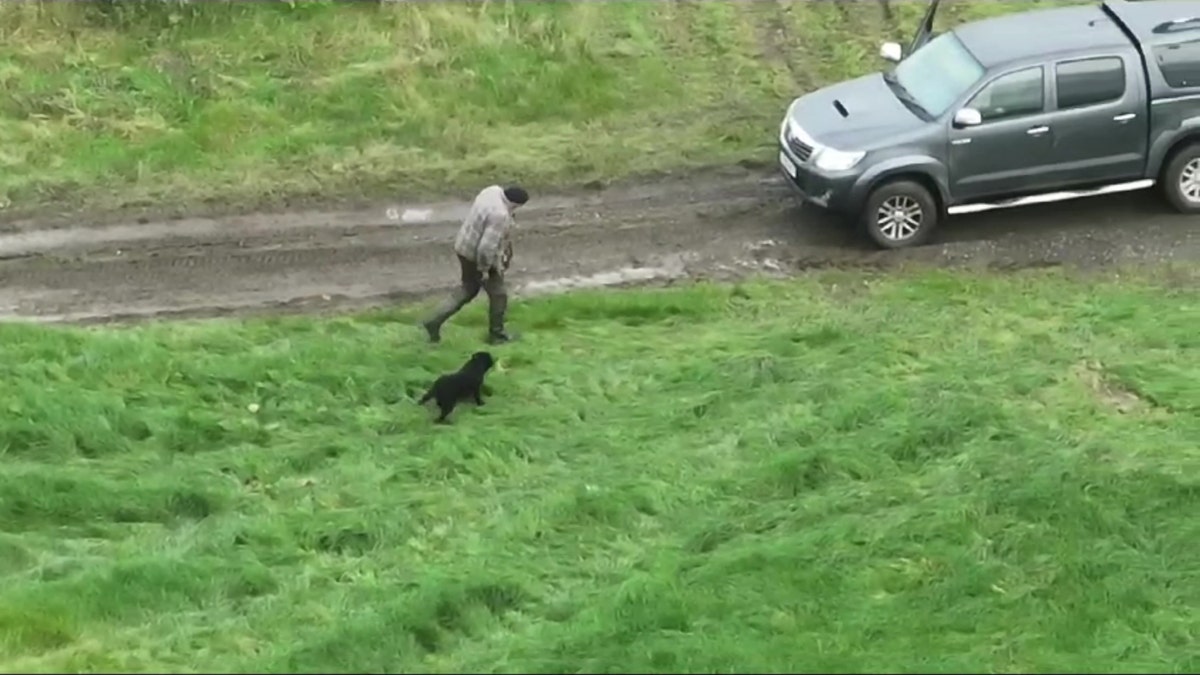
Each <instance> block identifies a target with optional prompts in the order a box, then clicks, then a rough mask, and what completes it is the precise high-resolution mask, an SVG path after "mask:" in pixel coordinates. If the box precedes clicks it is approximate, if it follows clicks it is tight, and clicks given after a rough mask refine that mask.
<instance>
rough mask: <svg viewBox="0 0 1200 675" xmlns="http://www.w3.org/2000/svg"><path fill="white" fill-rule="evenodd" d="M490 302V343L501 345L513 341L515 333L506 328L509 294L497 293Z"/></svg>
mask: <svg viewBox="0 0 1200 675" xmlns="http://www.w3.org/2000/svg"><path fill="white" fill-rule="evenodd" d="M490 300H491V302H490V303H488V343H489V344H493V345H501V344H504V343H506V342H512V341H513V340H515V339H516V336H515V335H512V334H510V333H509V332H508V331H506V330H504V315H505V313H506V312H507V311H508V295H496V296H493V297H492V298H490Z"/></svg>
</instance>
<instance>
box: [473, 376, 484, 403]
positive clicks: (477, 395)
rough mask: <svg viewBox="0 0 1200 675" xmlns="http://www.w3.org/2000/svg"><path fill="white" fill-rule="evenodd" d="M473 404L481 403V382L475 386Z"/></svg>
mask: <svg viewBox="0 0 1200 675" xmlns="http://www.w3.org/2000/svg"><path fill="white" fill-rule="evenodd" d="M475 405H483V383H482V382H481V383H480V384H479V386H477V387H475Z"/></svg>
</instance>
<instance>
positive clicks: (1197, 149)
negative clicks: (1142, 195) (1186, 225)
mask: <svg viewBox="0 0 1200 675" xmlns="http://www.w3.org/2000/svg"><path fill="white" fill-rule="evenodd" d="M1162 183H1163V191H1164V192H1165V193H1166V196H1167V201H1168V202H1170V203H1171V206H1173V207H1175V210H1176V211H1179V212H1180V213H1200V143H1198V144H1193V145H1189V146H1187V147H1185V148H1183V149H1182V150H1180V151H1179V152H1177V153H1175V156H1174V157H1172V158H1171V161H1170V162H1169V163H1168V164H1167V167H1166V168H1165V169H1163V173H1162Z"/></svg>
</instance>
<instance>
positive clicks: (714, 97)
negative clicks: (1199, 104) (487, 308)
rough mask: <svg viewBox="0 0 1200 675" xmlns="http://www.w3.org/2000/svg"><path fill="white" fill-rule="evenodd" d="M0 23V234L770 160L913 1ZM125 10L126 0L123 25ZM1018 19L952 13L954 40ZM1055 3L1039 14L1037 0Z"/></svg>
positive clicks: (575, 5) (28, 11)
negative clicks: (128, 216)
mask: <svg viewBox="0 0 1200 675" xmlns="http://www.w3.org/2000/svg"><path fill="white" fill-rule="evenodd" d="M105 4H106V2H100V0H97V2H88V3H70V2H50V1H48V0H46V1H33V0H31V1H30V2H20V3H3V4H2V5H0V89H3V90H4V92H5V95H4V96H0V207H5V206H6V208H4V209H3V210H0V215H3V214H5V213H9V214H13V213H24V212H28V211H36V210H38V209H41V208H43V207H46V206H55V207H58V206H63V205H82V204H85V205H86V206H87V208H88V209H91V210H93V211H94V210H109V209H112V208H116V207H121V206H147V205H151V206H153V205H157V204H160V203H164V202H166V203H169V204H170V205H171V206H172V207H173V208H183V209H188V208H195V207H202V206H204V205H205V204H221V205H226V206H228V205H234V206H235V207H238V208H240V207H243V206H244V207H247V208H248V207H251V206H271V205H275V204H279V203H283V202H286V201H294V200H296V199H304V198H316V199H327V198H331V197H343V198H344V197H353V196H372V197H380V196H387V197H391V198H396V197H406V196H421V197H429V196H431V195H442V194H450V193H452V192H454V191H456V190H457V189H459V188H466V187H478V185H480V183H481V181H489V180H514V181H521V182H523V183H526V184H529V185H532V186H537V187H539V188H544V187H550V186H572V185H577V184H584V183H590V182H595V181H602V182H603V181H608V180H610V179H614V178H619V177H625V176H629V175H632V174H650V173H657V172H670V171H678V170H685V169H689V168H695V167H704V166H712V165H728V164H732V163H737V162H745V161H751V162H760V163H766V162H768V161H771V158H772V154H771V152H770V149H771V147H772V146H773V144H774V142H775V137H776V132H777V130H778V124H779V120H780V119H781V116H782V114H783V111H784V109H785V107H786V105H787V103H788V102H789V101H790V100H791V99H792V98H793V97H794V96H796V95H798V94H799V93H802V92H803V91H806V90H808V89H811V88H813V87H815V86H817V85H819V84H821V83H824V82H828V81H833V80H837V79H840V78H843V77H847V76H852V75H859V74H863V73H866V72H869V71H871V70H875V69H879V68H880V67H881V66H882V65H884V64H883V63H882V62H881V61H879V60H878V59H877V58H876V53H877V51H878V43H879V42H880V41H881V40H882V39H884V37H885V36H893V37H903V36H906V35H909V34H911V31H912V30H913V27H914V26H915V23H916V19H917V17H918V16H919V14H920V12H921V10H922V8H921V5H920V3H908V2H893V3H891V5H892V10H891V18H885V17H884V14H883V12H882V11H881V5H880V4H879V3H878V2H875V1H874V0H862V1H860V2H845V3H817V2H808V1H807V0H782V1H780V2H707V1H706V2H674V1H666V0H664V1H663V2H643V1H640V0H638V1H628V0H626V1H613V2H536V1H531V0H530V1H527V0H522V1H520V2H515V1H511V0H510V1H507V2H487V3H479V2H470V3H467V2H436V3H431V2H400V3H392V4H388V5H384V6H380V5H377V4H374V3H369V2H363V3H332V2H295V3H288V2H281V1H276V2H254V3H249V2H238V3H234V4H229V3H221V2H217V0H213V1H212V2H198V3H197V2H193V3H190V4H182V5H181V4H179V3H173V2H163V1H162V0H148V2H145V3H143V4H146V5H148V6H150V7H152V8H153V9H146V10H140V11H138V12H134V13H124V14H116V15H113V16H109V15H105V14H103V13H102V12H101V11H100V10H99V9H97V8H98V7H101V6H104V5H105ZM135 4H136V3H132V2H129V1H128V0H126V1H125V2H118V3H117V6H118V7H121V6H129V5H135ZM1031 4H1033V3H1030V2H1018V1H1015V0H1009V1H1001V2H979V3H948V4H947V7H946V8H945V9H944V12H945V19H946V22H947V24H949V23H952V22H954V21H957V20H961V19H963V18H970V17H976V16H981V15H984V14H991V13H997V12H1003V11H1009V10H1012V9H1016V8H1022V9H1023V8H1026V7H1028V6H1029V5H1031ZM1042 4H1048V3H1042Z"/></svg>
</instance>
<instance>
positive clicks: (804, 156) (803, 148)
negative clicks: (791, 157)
mask: <svg viewBox="0 0 1200 675" xmlns="http://www.w3.org/2000/svg"><path fill="white" fill-rule="evenodd" d="M787 144H788V149H789V150H791V151H792V153H793V154H795V155H796V158H797V159H799V160H800V161H801V162H807V161H808V158H809V157H812V154H813V149H812V146H811V145H809V144H807V143H805V142H804V141H802V140H800V139H799V138H796V137H795V136H793V135H792V134H791V133H789V134H788V135H787Z"/></svg>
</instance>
